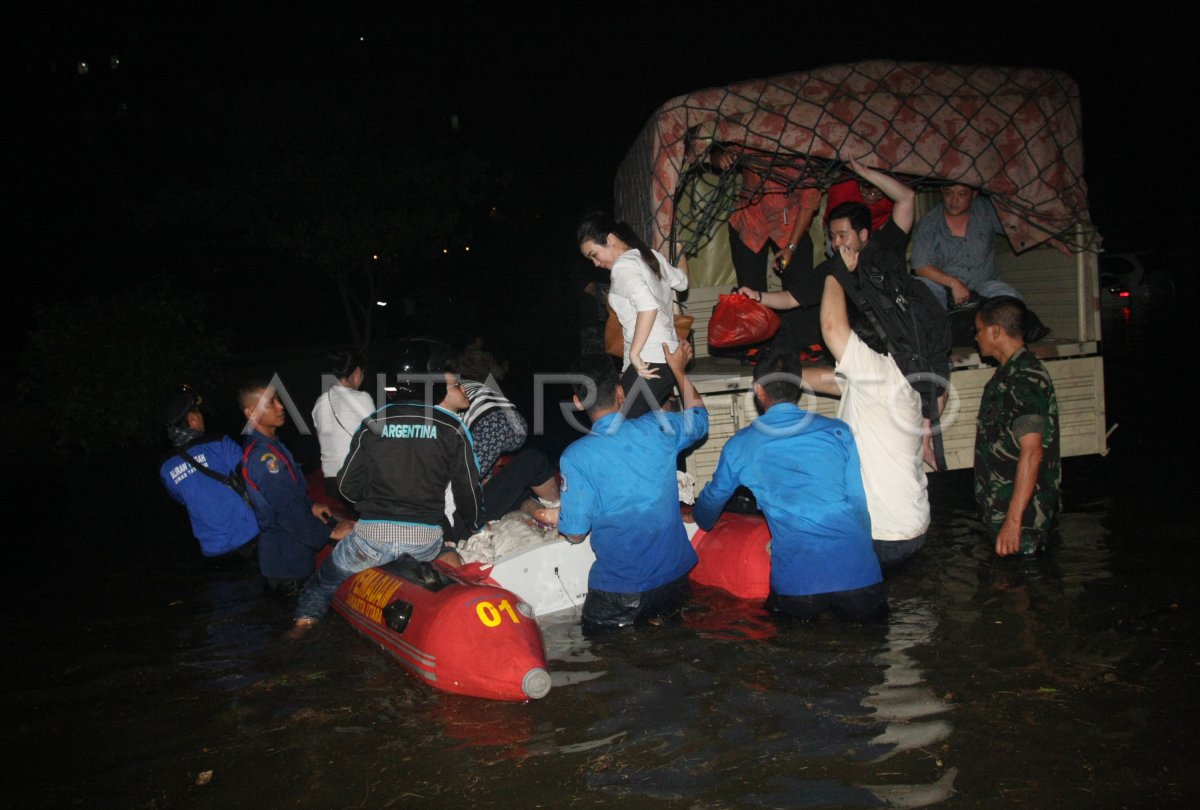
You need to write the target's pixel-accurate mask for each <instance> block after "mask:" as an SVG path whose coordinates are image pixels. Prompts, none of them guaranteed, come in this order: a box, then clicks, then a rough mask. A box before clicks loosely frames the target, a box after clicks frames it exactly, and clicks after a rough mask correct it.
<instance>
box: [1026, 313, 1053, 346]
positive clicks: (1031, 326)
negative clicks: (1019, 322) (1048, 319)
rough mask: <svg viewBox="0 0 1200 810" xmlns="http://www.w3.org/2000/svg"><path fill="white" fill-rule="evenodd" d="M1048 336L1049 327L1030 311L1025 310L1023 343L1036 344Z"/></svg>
mask: <svg viewBox="0 0 1200 810" xmlns="http://www.w3.org/2000/svg"><path fill="white" fill-rule="evenodd" d="M1049 334H1050V327H1049V326H1046V324H1044V323H1042V319H1041V318H1039V317H1038V316H1037V313H1036V312H1034V311H1033V310H1032V309H1027V310H1025V342H1026V343H1037V342H1038V341H1039V340H1043V339H1045V337H1046V336H1047V335H1049Z"/></svg>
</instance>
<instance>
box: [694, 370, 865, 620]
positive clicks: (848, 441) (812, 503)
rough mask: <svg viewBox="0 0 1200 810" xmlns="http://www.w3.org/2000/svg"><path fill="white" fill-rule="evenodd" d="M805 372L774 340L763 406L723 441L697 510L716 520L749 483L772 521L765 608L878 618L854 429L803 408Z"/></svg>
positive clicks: (801, 614)
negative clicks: (732, 497)
mask: <svg viewBox="0 0 1200 810" xmlns="http://www.w3.org/2000/svg"><path fill="white" fill-rule="evenodd" d="M801 372H802V369H801V366H800V360H799V358H797V357H796V356H795V355H794V354H792V353H790V352H783V351H777V350H771V351H768V352H767V354H766V356H765V357H763V358H761V359H760V360H759V361H758V363H757V364H756V365H755V366H754V398H755V400H757V402H758V404H759V406H760V407H761V408H762V410H763V414H762V416H760V417H758V418H757V419H755V420H754V422H753V423H751V424H750V425H749V426H748V427H744V428H742V429H741V430H739V431H738V432H737V433H736V434H734V436H733V437H732V438H731V439H730V440H729V441H728V442H726V443H725V447H724V449H722V450H721V459H720V461H718V462H717V470H716V472H715V473H714V474H713V479H712V481H711V482H710V483H709V485H708V486H706V487H705V488H704V491H703V492H701V493H700V497H699V498H697V499H696V508H695V509H694V510H693V513H692V514H693V515H694V516H695V518H696V523H698V524H699V525H700V528H702V529H711V528H712V527H713V526H714V525H715V524H716V522H717V518H719V517H720V515H721V511H722V509H724V507H725V503H726V501H728V500H729V497H730V496H731V495H732V494H733V491H734V490H735V489H737V487H738V486H746V487H749V489H750V491H751V492H753V493H754V496H755V497H756V498H757V499H758V505H759V508H760V509H762V511H763V514H765V515H766V518H767V525H768V526H770V528H771V590H770V595H769V596H768V597H767V603H766V608H767V610H769V611H771V612H772V613H778V614H783V615H786V616H792V617H795V618H798V619H802V620H810V619H815V618H817V616H819V615H820V614H822V613H824V612H826V611H827V610H832V611H833V612H835V613H837V614H838V615H840V616H842V617H843V618H846V619H849V620H851V621H867V620H869V619H875V618H880V617H882V616H884V615H886V613H887V600H886V598H885V597H884V592H883V582H882V576H881V574H880V571H879V561H878V560H877V559H876V558H875V553H874V551H873V550H872V548H871V519H870V516H869V515H868V513H867V497H866V494H865V493H864V492H863V482H862V473H861V472H860V470H859V463H858V450H857V448H856V447H855V445H854V436H853V434H852V433H851V432H850V428H849V427H848V426H847V425H846V423H845V422H842V421H840V420H837V419H829V418H827V417H824V416H819V415H817V414H814V413H810V412H807V411H803V410H801V409H800V408H799V406H798V402H799V400H800V385H801Z"/></svg>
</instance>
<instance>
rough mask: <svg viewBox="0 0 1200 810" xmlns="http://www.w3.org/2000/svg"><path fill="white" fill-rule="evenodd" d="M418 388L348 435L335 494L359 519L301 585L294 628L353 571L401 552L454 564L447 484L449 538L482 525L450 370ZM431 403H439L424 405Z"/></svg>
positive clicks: (460, 400)
mask: <svg viewBox="0 0 1200 810" xmlns="http://www.w3.org/2000/svg"><path fill="white" fill-rule="evenodd" d="M424 376H425V377H428V376H429V375H424ZM421 387H423V388H425V392H424V393H426V396H425V397H424V398H423V400H424V401H422V398H421V397H419V396H418V397H414V398H413V399H411V400H407V401H397V402H393V403H392V404H390V405H388V406H387V407H385V408H383V409H381V410H379V411H377V412H376V413H375V414H373V415H372V416H370V417H368V418H367V419H366V420H365V421H364V422H363V424H362V427H360V428H359V430H358V432H357V433H355V434H354V438H352V439H351V440H350V452H349V453H348V454H347V456H346V462H345V464H343V465H342V469H341V471H340V472H339V473H338V477H337V481H338V491H339V493H340V494H341V496H342V497H343V498H345V499H346V500H347V501H349V502H350V503H353V504H354V505H355V508H356V509H357V510H358V513H359V516H360V517H359V520H358V523H356V524H355V527H354V530H353V531H352V532H351V533H350V534H349V535H347V537H346V539H345V540H343V541H342V542H340V543H338V544H337V546H335V547H334V549H333V553H332V554H330V555H329V557H328V558H327V559H326V560H325V562H324V564H323V565H322V566H321V568H320V569H319V570H318V571H317V573H316V575H314V576H313V577H312V578H311V579H310V580H309V582H308V584H307V585H306V586H305V588H304V593H302V594H301V595H300V600H299V602H298V603H297V605H296V612H295V614H294V619H295V624H296V627H297V628H299V629H303V628H307V627H310V626H312V625H313V624H315V623H316V622H317V621H318V620H320V619H321V618H322V617H323V616H324V615H325V613H326V612H327V611H328V610H329V603H330V602H331V601H332V599H333V594H334V592H335V591H336V590H337V588H338V586H339V585H340V584H341V583H342V582H344V581H345V580H346V579H348V578H349V577H351V576H353V575H354V574H356V573H358V572H359V571H364V570H366V569H368V568H375V567H377V566H380V565H384V564H385V563H388V562H391V561H392V560H394V559H397V558H399V557H401V556H403V555H405V554H407V555H409V556H411V557H413V558H415V559H417V560H420V561H422V562H429V561H431V560H433V559H435V558H438V557H441V558H442V559H445V560H447V561H448V562H452V563H455V564H458V563H459V562H460V561H459V559H458V555H457V554H456V553H455V552H453V551H443V538H444V536H445V532H446V531H447V530H448V529H449V527H448V526H447V525H446V520H445V514H444V512H445V505H446V487H447V486H449V487H450V490H451V492H452V493H453V495H454V503H455V507H456V512H457V514H456V515H455V520H454V524H455V526H456V527H461V528H459V529H457V530H456V531H455V534H456V536H460V535H461V534H462V532H463V531H466V533H467V534H469V533H470V532H473V531H475V530H477V529H478V528H479V527H480V526H482V524H483V522H484V513H483V490H482V488H481V487H480V483H479V467H478V465H477V462H476V460H475V450H474V448H473V446H472V443H471V434H470V433H469V432H468V431H467V428H466V425H464V424H463V423H462V421H461V420H460V419H459V418H458V417H457V416H455V414H454V411H455V410H456V409H458V408H459V407H463V408H465V407H466V405H467V403H466V397H465V395H464V394H463V393H462V387H461V383H459V381H458V378H457V376H456V375H455V374H453V373H451V372H439V373H438V374H436V375H434V376H432V377H430V378H429V381H427V384H426V385H425V386H421ZM409 390H414V389H412V388H410V389H409ZM416 390H419V388H418V389H416ZM435 401H436V402H438V403H439V404H438V405H433V404H431V403H433V402H435Z"/></svg>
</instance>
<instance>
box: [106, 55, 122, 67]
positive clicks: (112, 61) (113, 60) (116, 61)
mask: <svg viewBox="0 0 1200 810" xmlns="http://www.w3.org/2000/svg"><path fill="white" fill-rule="evenodd" d="M108 66H109V67H110V68H112V69H113V70H116V69H117V68H119V67H120V66H121V58H120V57H119V56H117V55H116V54H115V53H114V54H113V55H112V56H110V57H108Z"/></svg>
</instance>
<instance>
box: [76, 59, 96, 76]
mask: <svg viewBox="0 0 1200 810" xmlns="http://www.w3.org/2000/svg"><path fill="white" fill-rule="evenodd" d="M75 69H76V70H77V71H79V75H80V76H86V75H87V74H88V73H90V72H91V70H92V69H91V67H90V66H89V65H88V63H87V62H80V63H79V64H78V65H76V66H75Z"/></svg>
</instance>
